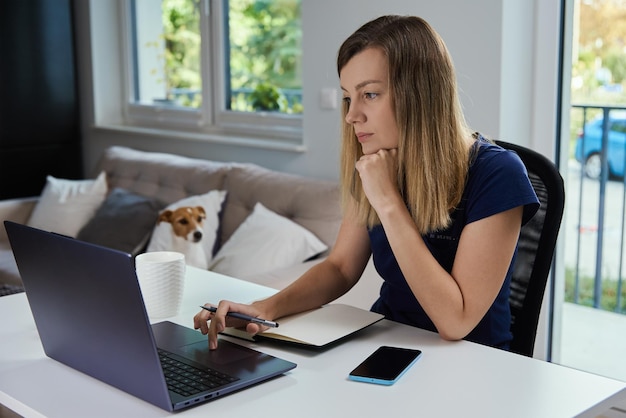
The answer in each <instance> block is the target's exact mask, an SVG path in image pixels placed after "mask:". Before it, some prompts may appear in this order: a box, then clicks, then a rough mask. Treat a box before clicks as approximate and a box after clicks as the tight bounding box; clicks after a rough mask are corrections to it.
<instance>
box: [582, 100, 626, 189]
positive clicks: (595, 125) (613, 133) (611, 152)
mask: <svg viewBox="0 0 626 418" xmlns="http://www.w3.org/2000/svg"><path fill="white" fill-rule="evenodd" d="M603 122H604V117H603V116H602V115H600V116H598V117H597V118H595V119H593V120H591V121H589V122H587V123H586V124H585V128H584V130H583V131H581V132H580V133H579V134H578V138H577V140H576V150H575V153H574V155H575V157H576V160H578V161H579V162H580V163H581V164H582V165H583V172H584V173H585V176H587V177H589V178H592V179H600V177H601V175H602V159H601V151H602V124H603ZM583 144H584V145H583ZM583 147H584V149H583ZM625 147H626V113H623V112H615V111H613V112H611V113H609V141H608V152H607V159H608V163H609V178H615V177H618V178H623V177H624V151H625Z"/></svg>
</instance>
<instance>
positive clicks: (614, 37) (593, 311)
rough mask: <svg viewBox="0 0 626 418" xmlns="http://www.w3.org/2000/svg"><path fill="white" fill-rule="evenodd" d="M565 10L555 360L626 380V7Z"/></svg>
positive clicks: (602, 2)
mask: <svg viewBox="0 0 626 418" xmlns="http://www.w3.org/2000/svg"><path fill="white" fill-rule="evenodd" d="M565 4H566V6H565V13H566V15H565V16H566V17H565V25H564V26H565V33H564V45H565V47H564V48H563V51H564V54H565V56H564V59H563V63H564V65H563V67H564V68H563V86H562V88H563V89H562V90H563V96H562V98H563V100H562V109H561V112H562V126H561V132H562V135H561V148H564V149H566V150H567V153H566V154H567V156H566V157H565V158H566V161H562V163H561V167H563V172H564V176H565V177H566V206H565V217H564V220H563V225H562V228H561V231H562V232H561V233H562V241H563V243H564V249H563V253H564V267H565V279H564V283H562V284H561V285H559V284H558V283H557V286H561V287H560V288H561V289H564V294H563V295H562V300H558V301H557V303H556V304H555V307H556V309H555V315H556V316H558V317H559V320H558V321H556V322H555V323H556V324H558V326H556V327H555V328H554V333H553V339H552V342H553V345H552V361H553V362H555V363H559V364H563V365H565V366H570V367H573V368H577V369H582V370H586V371H589V372H592V373H597V374H601V375H605V376H609V377H613V378H617V379H620V380H626V361H624V359H623V355H624V353H626V283H625V281H626V266H625V264H626V249H625V247H626V243H625V240H624V236H625V235H626V234H625V231H626V227H625V222H624V212H625V206H626V205H625V203H626V182H625V176H624V173H625V170H624V168H625V162H626V18H625V17H626V1H624V0H567V1H566V2H565ZM558 296H561V295H558Z"/></svg>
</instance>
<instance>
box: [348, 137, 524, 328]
mask: <svg viewBox="0 0 626 418" xmlns="http://www.w3.org/2000/svg"><path fill="white" fill-rule="evenodd" d="M396 155H397V151H396V150H395V149H391V150H384V149H383V150H380V151H378V152H377V153H376V154H371V155H366V156H363V157H361V159H360V160H359V161H358V162H357V164H356V168H357V170H358V171H359V175H360V176H361V180H362V183H363V189H364V191H365V193H366V195H367V197H368V199H369V201H370V203H371V205H372V207H373V208H374V209H375V210H376V213H377V214H378V216H379V218H380V221H381V223H382V225H383V228H384V229H385V234H386V235H387V239H388V240H389V244H390V246H391V250H392V251H393V254H394V256H395V257H396V260H397V262H398V265H399V266H400V270H401V271H402V274H403V275H404V277H405V279H406V281H407V283H408V285H409V287H410V288H411V291H412V292H413V294H414V295H415V297H416V298H417V300H418V301H419V303H420V305H421V306H422V308H423V309H424V311H425V312H426V314H427V315H428V317H429V318H430V319H431V321H432V322H433V323H434V325H435V327H436V328H437V331H438V332H439V334H440V335H441V337H442V338H445V339H450V340H457V339H462V338H464V337H465V336H467V334H469V333H470V332H471V331H472V330H473V329H474V328H475V327H476V325H478V323H479V322H480V320H481V319H482V318H483V317H484V316H485V314H486V313H487V310H488V309H489V307H490V306H491V305H492V304H493V301H494V300H495V298H496V296H497V295H498V292H499V291H500V289H501V287H502V283H503V282H504V279H505V277H506V273H507V270H508V268H509V265H510V263H511V259H512V257H513V253H514V251H515V246H516V245H517V240H518V237H519V233H520V229H521V221H522V207H521V206H519V207H516V208H513V209H510V210H508V211H505V212H501V213H498V214H496V215H493V216H489V217H487V218H484V219H481V220H479V221H476V222H472V223H470V224H468V225H466V226H465V228H464V229H463V232H462V233H461V237H460V238H459V245H458V248H457V253H456V256H455V260H454V264H453V267H452V272H451V273H448V272H447V271H446V270H445V269H443V268H442V267H441V265H440V264H439V263H438V262H437V260H436V259H435V258H434V257H433V255H432V254H431V252H430V251H429V250H428V248H427V247H426V244H425V243H424V240H423V238H422V236H421V234H420V232H419V231H418V230H417V227H416V225H415V222H414V221H413V218H412V217H411V215H410V213H409V211H408V209H407V207H406V205H405V204H404V201H403V200H402V197H401V196H400V193H399V191H398V188H397V186H396V185H395V177H394V173H395V171H396V168H395V167H396Z"/></svg>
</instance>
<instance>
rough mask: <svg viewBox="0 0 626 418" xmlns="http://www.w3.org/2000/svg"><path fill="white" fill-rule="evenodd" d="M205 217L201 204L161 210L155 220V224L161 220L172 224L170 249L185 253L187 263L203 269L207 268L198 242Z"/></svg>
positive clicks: (206, 262)
mask: <svg viewBox="0 0 626 418" xmlns="http://www.w3.org/2000/svg"><path fill="white" fill-rule="evenodd" d="M205 219H206V212H205V211H204V208H203V207H202V206H183V207H180V208H178V209H174V210H165V211H163V212H162V213H161V214H160V215H159V219H158V221H157V225H158V224H160V223H161V222H168V223H169V224H171V225H172V232H173V236H172V245H173V248H172V251H178V252H181V253H183V254H185V260H186V262H187V264H189V265H190V266H194V267H199V268H203V269H207V268H208V261H207V258H206V254H205V253H204V249H203V247H202V245H201V243H200V241H202V234H203V232H202V227H203V223H204V220H205Z"/></svg>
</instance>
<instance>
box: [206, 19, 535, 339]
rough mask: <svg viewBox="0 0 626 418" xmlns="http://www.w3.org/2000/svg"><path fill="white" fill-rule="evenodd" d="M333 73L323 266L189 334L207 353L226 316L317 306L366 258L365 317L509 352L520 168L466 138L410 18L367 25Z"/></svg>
mask: <svg viewBox="0 0 626 418" xmlns="http://www.w3.org/2000/svg"><path fill="white" fill-rule="evenodd" d="M337 70H338V73H339V79H340V83H341V88H342V91H343V109H342V111H343V116H344V121H345V123H344V124H343V129H342V141H343V145H342V156H341V185H342V193H343V195H342V197H343V199H342V201H343V209H344V218H343V221H342V224H341V228H340V230H339V234H338V237H337V241H336V243H335V245H334V247H333V248H332V250H331V252H330V254H329V256H328V257H327V258H326V259H325V260H324V261H322V262H321V263H319V264H317V265H316V266H314V267H313V268H311V269H310V270H309V271H307V272H306V273H305V274H304V275H302V277H300V278H299V279H298V280H296V281H295V282H293V283H292V284H291V285H290V286H288V287H286V288H285V289H283V290H282V291H280V292H278V293H277V294H276V295H274V296H272V297H270V298H267V299H264V300H261V301H258V302H255V303H253V304H251V305H244V304H238V303H233V302H230V301H221V302H220V303H219V305H218V308H217V311H216V313H214V314H211V313H209V312H208V311H206V310H203V311H201V312H199V313H198V314H197V315H196V316H195V317H194V326H195V327H196V328H199V329H200V330H201V331H202V332H203V333H204V334H208V335H209V346H210V348H212V349H214V348H216V347H217V334H218V333H219V332H221V331H222V330H223V329H224V327H226V326H243V325H244V323H242V322H241V321H238V320H233V319H232V318H230V317H229V318H228V319H227V318H226V317H225V315H226V313H227V312H228V311H235V312H241V313H245V314H248V315H252V316H257V317H262V318H266V319H274V318H280V317H282V316H285V315H290V314H294V313H297V312H302V311H305V310H308V309H312V308H316V307H319V306H321V305H323V304H326V303H328V302H331V301H333V300H334V299H336V298H338V297H339V296H341V295H343V294H344V293H345V292H347V291H348V290H350V289H351V288H352V286H354V285H355V284H356V283H357V281H358V280H359V278H360V276H361V274H362V273H363V270H364V269H365V266H366V264H367V262H368V259H369V257H370V255H372V256H373V259H374V264H375V266H376V269H377V271H378V272H379V274H380V275H381V277H382V278H383V280H384V282H383V285H382V287H381V292H380V297H379V298H378V300H377V301H376V302H375V303H374V305H373V306H372V310H373V311H376V312H379V313H382V314H384V315H385V316H386V317H387V318H388V319H391V320H394V321H399V322H403V323H406V324H410V325H414V326H417V327H421V328H425V329H429V330H433V331H436V332H438V333H439V335H440V336H441V337H442V338H444V339H446V340H458V339H464V338H465V339H468V340H471V341H476V342H479V343H483V344H488V345H491V346H495V347H500V348H505V349H506V348H508V345H509V342H510V340H511V334H510V331H509V328H510V312H509V305H508V295H509V282H510V278H511V271H512V269H511V267H512V265H513V262H514V258H515V257H514V255H515V251H516V246H517V240H518V237H519V232H520V228H521V225H523V224H524V223H525V222H527V221H528V220H529V219H530V218H531V217H532V216H533V215H534V213H535V212H536V210H537V208H538V207H539V202H538V200H537V197H536V195H535V193H534V190H533V188H532V186H531V184H530V182H529V180H528V176H527V174H526V170H525V168H524V166H523V164H522V162H521V161H520V160H519V158H518V157H517V156H516V155H515V154H514V153H512V152H509V151H505V150H504V149H502V148H500V147H497V146H496V145H494V144H492V143H491V142H490V141H488V140H486V139H484V138H483V137H482V136H481V135H479V134H473V133H472V131H471V130H470V129H469V128H468V126H467V125H466V123H465V120H464V117H463V114H462V111H461V106H460V102H459V98H458V94H457V87H456V77H455V73H454V67H453V65H452V60H451V58H450V55H449V53H448V51H447V48H446V46H445V44H444V42H443V41H442V40H441V38H440V37H439V35H438V34H437V33H436V32H435V31H434V30H433V29H432V28H431V27H430V26H429V25H428V23H426V22H425V21H424V20H423V19H421V18H418V17H401V16H383V17H380V18H378V19H375V20H373V21H371V22H369V23H366V24H365V25H363V26H362V27H361V28H360V29H358V30H357V31H356V32H355V33H354V34H352V35H351V36H350V37H349V38H348V39H347V40H346V41H345V42H344V43H343V45H342V46H341V48H340V49H339V53H338V58H337ZM208 320H211V321H210V323H209V324H207V321H208ZM246 329H247V331H248V332H250V333H252V334H254V333H257V332H260V331H262V330H263V329H262V328H260V327H259V326H258V325H256V324H252V323H248V324H247V325H246Z"/></svg>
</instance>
